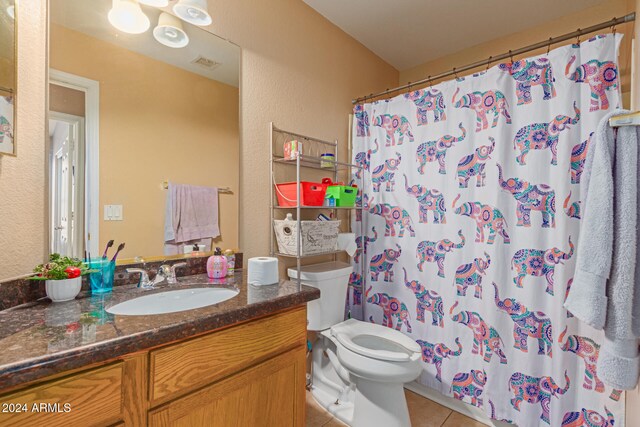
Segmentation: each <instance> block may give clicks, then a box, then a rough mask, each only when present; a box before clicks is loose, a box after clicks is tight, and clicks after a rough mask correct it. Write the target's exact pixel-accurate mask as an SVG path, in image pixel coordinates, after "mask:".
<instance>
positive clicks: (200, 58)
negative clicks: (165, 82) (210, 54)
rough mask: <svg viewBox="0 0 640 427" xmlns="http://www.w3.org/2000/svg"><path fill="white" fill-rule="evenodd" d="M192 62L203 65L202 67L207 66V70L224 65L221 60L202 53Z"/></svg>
mask: <svg viewBox="0 0 640 427" xmlns="http://www.w3.org/2000/svg"><path fill="white" fill-rule="evenodd" d="M191 63H192V64H196V65H199V66H201V67H202V68H206V69H207V70H209V71H211V70H215V69H216V68H218V67H219V66H220V65H222V63H221V62H216V61H214V60H213V59H209V58H205V57H204V56H202V55H200V56H198V57H197V58H196V59H194V60H193V61H191Z"/></svg>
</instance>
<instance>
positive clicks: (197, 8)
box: [173, 0, 212, 26]
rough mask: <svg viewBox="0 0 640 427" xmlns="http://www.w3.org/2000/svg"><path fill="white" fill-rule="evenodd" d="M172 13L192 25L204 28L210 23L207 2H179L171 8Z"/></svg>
mask: <svg viewBox="0 0 640 427" xmlns="http://www.w3.org/2000/svg"><path fill="white" fill-rule="evenodd" d="M173 13H175V14H176V15H177V16H178V18H180V19H182V20H184V21H186V22H188V23H190V24H193V25H199V26H206V25H209V24H211V22H212V20H211V15H209V11H208V7H207V0H179V1H178V3H176V4H175V5H174V6H173Z"/></svg>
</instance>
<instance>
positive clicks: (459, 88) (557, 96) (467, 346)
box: [347, 34, 624, 426]
mask: <svg viewBox="0 0 640 427" xmlns="http://www.w3.org/2000/svg"><path fill="white" fill-rule="evenodd" d="M620 40H621V36H620V35H615V34H609V35H599V36H596V37H593V38H591V39H589V40H588V41H584V42H582V43H581V44H573V45H567V46H563V47H560V48H557V49H554V50H551V51H549V52H548V53H547V54H545V55H541V56H536V57H530V58H526V59H521V60H518V61H513V62H508V63H503V64H498V65H496V66H493V67H491V68H487V70H485V71H483V72H479V73H476V74H473V75H470V76H466V77H464V78H456V79H455V80H451V81H447V82H443V83H440V84H438V85H433V86H430V87H427V88H423V89H417V90H412V91H410V92H408V93H405V94H402V95H399V96H396V97H395V98H392V99H387V100H380V101H375V102H372V103H366V104H360V105H356V106H355V108H354V124H353V160H354V162H355V163H357V164H358V165H360V166H362V169H361V170H359V171H358V172H357V173H356V174H355V175H356V176H354V181H355V182H360V181H359V180H357V179H356V178H360V177H361V175H360V174H364V176H362V178H363V180H362V183H363V185H362V188H360V190H359V194H358V199H357V200H358V204H359V205H360V206H362V207H363V210H362V211H361V212H358V214H357V215H356V216H355V217H354V219H353V222H354V224H353V225H354V229H360V228H359V227H362V228H361V229H362V230H363V235H362V236H361V237H360V238H358V241H357V243H358V252H357V254H356V257H355V258H354V264H355V269H354V273H353V274H352V276H351V279H350V283H349V295H347V310H348V313H349V315H350V316H352V317H355V318H359V319H361V320H364V321H367V322H369V321H370V322H374V323H378V324H381V325H384V326H388V327H390V328H395V329H396V330H398V331H401V332H403V333H405V334H407V335H409V336H410V337H412V338H413V339H415V340H416V342H417V343H418V344H419V345H420V347H421V348H422V359H423V362H424V370H423V372H422V374H421V376H420V378H419V379H418V382H419V383H421V384H422V385H425V386H427V387H430V388H432V389H435V390H437V391H439V392H441V393H443V394H445V395H448V396H452V397H453V398H455V399H459V400H461V401H463V402H466V403H468V404H471V405H474V406H477V407H478V408H481V409H482V410H483V411H484V412H485V413H486V414H487V415H488V416H490V417H492V418H494V419H498V420H506V421H510V422H513V423H517V424H518V425H519V426H582V425H589V426H592V425H593V426H596V425H597V426H613V424H614V421H615V424H616V426H620V425H623V424H624V398H623V397H624V395H623V394H622V392H621V391H620V390H614V389H612V388H611V387H608V386H605V385H604V384H603V383H602V381H601V380H600V379H599V378H598V373H597V371H596V366H597V359H598V352H599V348H600V343H601V342H602V340H603V338H604V337H603V334H602V332H601V331H596V330H594V329H592V328H590V327H589V326H588V325H585V324H582V323H580V322H579V321H578V319H576V318H574V317H573V316H571V313H568V312H567V311H566V310H565V309H564V308H563V303H564V300H565V298H566V295H567V294H568V292H569V288H570V286H571V282H572V276H573V269H574V262H575V248H576V246H577V242H578V239H579V228H580V225H579V224H580V214H581V211H580V176H581V173H582V171H583V168H584V163H585V158H586V153H587V151H588V149H589V143H590V140H591V138H592V135H593V132H594V130H595V129H596V126H597V124H598V122H599V121H600V119H601V118H602V117H603V116H604V114H605V113H607V111H609V110H610V109H611V108H617V107H619V106H620V83H619V80H618V67H617V63H616V61H617V54H618V49H619V44H620ZM594 208H595V207H594ZM602 214H603V220H607V218H609V217H610V215H608V213H607V212H603V213H602ZM360 222H361V224H360Z"/></svg>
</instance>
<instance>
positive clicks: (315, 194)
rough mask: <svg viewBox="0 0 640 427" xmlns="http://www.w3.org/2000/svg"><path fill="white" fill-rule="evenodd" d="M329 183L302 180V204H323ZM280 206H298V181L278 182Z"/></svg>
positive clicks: (277, 189)
mask: <svg viewBox="0 0 640 427" xmlns="http://www.w3.org/2000/svg"><path fill="white" fill-rule="evenodd" d="M327 186H328V184H327V183H320V182H308V181H300V198H301V199H302V200H301V201H300V206H322V205H323V204H324V196H325V193H326V192H327ZM276 195H277V196H278V205H279V206H296V182H283V183H281V184H276Z"/></svg>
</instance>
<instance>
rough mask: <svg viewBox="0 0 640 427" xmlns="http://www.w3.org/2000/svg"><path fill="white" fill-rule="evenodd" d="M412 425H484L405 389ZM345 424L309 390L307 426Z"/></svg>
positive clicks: (470, 426)
mask: <svg viewBox="0 0 640 427" xmlns="http://www.w3.org/2000/svg"><path fill="white" fill-rule="evenodd" d="M405 394H406V396H407V404H408V405H409V413H410V415H411V426H412V427H484V424H482V423H479V422H477V421H475V420H472V419H471V418H468V417H466V416H464V415H462V414H459V413H458V412H454V411H452V410H451V409H449V408H446V407H444V406H442V405H440V404H438V403H436V402H434V401H432V400H429V399H426V398H424V397H422V396H420V395H419V394H416V393H413V392H411V391H409V390H405ZM339 426H344V424H343V423H342V422H340V421H338V420H337V419H335V418H333V416H332V415H331V414H330V413H328V412H327V411H325V410H324V409H323V408H322V407H321V406H320V405H318V404H317V403H316V401H315V400H314V399H313V397H312V396H311V393H309V392H307V427H339Z"/></svg>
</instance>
